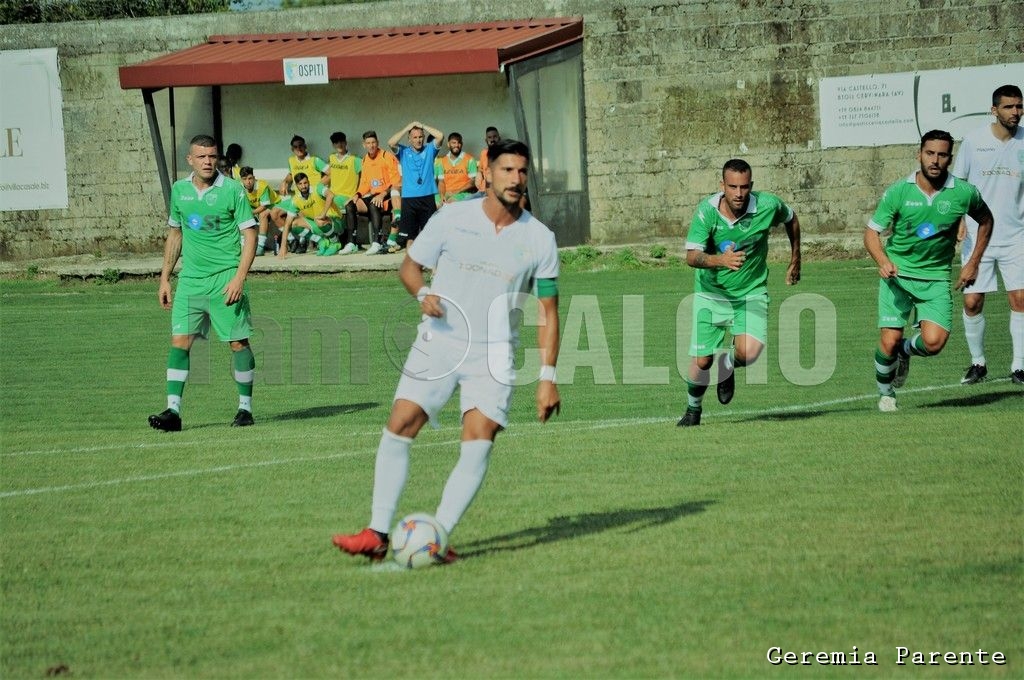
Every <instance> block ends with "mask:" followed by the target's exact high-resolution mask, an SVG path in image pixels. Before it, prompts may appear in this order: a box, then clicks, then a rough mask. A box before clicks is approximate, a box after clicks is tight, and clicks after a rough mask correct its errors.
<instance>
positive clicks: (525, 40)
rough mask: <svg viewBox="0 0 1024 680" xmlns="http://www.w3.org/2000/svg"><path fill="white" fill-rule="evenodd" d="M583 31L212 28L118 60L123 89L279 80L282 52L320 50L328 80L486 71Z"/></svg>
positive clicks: (514, 25)
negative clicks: (177, 45)
mask: <svg viewBox="0 0 1024 680" xmlns="http://www.w3.org/2000/svg"><path fill="white" fill-rule="evenodd" d="M582 37H583V20H582V19H580V18H578V17H576V18H557V19H530V20H523V21H495V22H489V23H478V24H458V25H453V24H448V25H441V26H409V27H405V28H382V29H371V30H361V31H319V32H311V33H277V34H261V35H215V36H212V37H211V38H210V39H209V40H208V41H207V42H206V44H204V45H196V46H195V47H190V48H188V49H184V50H180V51H178V52H172V53H171V54H167V55H164V56H162V57H158V58H156V59H151V60H149V61H144V62H142V63H141V64H135V65H134V66H122V67H121V68H120V79H121V88H122V89H125V90H127V89H132V88H146V89H156V88H161V87H193V86H201V85H240V84H248V83H283V82H284V67H283V61H282V60H283V59H286V58H295V57H327V70H328V77H329V78H330V79H331V80H347V79H354V78H393V77H400V76H421V75H444V74H456V73H492V72H496V71H498V70H499V69H500V68H501V67H502V66H504V65H505V64H509V63H512V62H516V61H520V60H522V59H526V58H528V57H531V56H534V55H537V54H542V53H544V52H549V51H551V50H553V49H556V48H558V47H562V46H563V45H568V44H571V43H574V42H576V41H578V40H580V39H582Z"/></svg>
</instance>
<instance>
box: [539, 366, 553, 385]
mask: <svg viewBox="0 0 1024 680" xmlns="http://www.w3.org/2000/svg"><path fill="white" fill-rule="evenodd" d="M540 379H541V380H547V381H548V382H551V383H553V382H555V367H554V366H541V367H540Z"/></svg>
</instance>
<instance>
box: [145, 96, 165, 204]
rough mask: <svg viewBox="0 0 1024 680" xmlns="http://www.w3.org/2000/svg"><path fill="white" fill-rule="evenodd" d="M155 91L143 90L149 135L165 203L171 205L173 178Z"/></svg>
mask: <svg viewBox="0 0 1024 680" xmlns="http://www.w3.org/2000/svg"><path fill="white" fill-rule="evenodd" d="M153 92H155V90H150V89H144V90H142V101H143V103H144V104H145V107H146V120H147V121H149V136H150V139H152V141H153V153H154V155H155V156H156V170H157V173H159V175H160V188H161V189H162V190H163V193H164V205H170V202H171V179H170V176H168V174H167V161H166V158H165V156H164V144H163V141H162V140H161V139H160V122H159V121H158V120H157V117H156V107H155V105H154V104H153Z"/></svg>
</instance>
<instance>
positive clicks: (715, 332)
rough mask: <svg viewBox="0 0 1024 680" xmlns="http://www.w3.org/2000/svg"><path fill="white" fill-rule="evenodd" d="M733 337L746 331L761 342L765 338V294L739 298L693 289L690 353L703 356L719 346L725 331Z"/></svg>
mask: <svg viewBox="0 0 1024 680" xmlns="http://www.w3.org/2000/svg"><path fill="white" fill-rule="evenodd" d="M726 329H728V330H729V331H730V332H731V333H732V336H733V337H736V336H737V335H749V336H750V337H752V338H754V339H755V340H757V341H758V342H760V343H761V344H762V345H763V344H767V342H768V294H767V293H761V294H759V295H749V296H747V297H745V298H741V299H739V300H730V299H727V298H723V297H719V296H712V295H705V294H702V293H697V294H696V295H694V298H693V332H692V334H691V335H690V356H691V357H706V356H710V355H712V354H714V353H715V350H717V349H719V348H721V347H722V346H723V341H724V340H725V331H726Z"/></svg>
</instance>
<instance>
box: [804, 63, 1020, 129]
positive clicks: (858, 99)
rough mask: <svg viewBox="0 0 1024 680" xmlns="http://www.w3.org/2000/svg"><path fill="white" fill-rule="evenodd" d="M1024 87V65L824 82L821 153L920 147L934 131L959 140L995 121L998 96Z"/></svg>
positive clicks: (820, 85)
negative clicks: (1002, 91)
mask: <svg viewBox="0 0 1024 680" xmlns="http://www.w3.org/2000/svg"><path fill="white" fill-rule="evenodd" d="M1008 84H1009V85H1017V86H1018V87H1024V64H999V65H995V66H974V67H969V68H957V69H944V70H941V71H919V72H914V73H890V74H883V75H867V76H849V77H845V78H822V79H821V81H820V82H819V83H818V112H819V113H818V115H819V116H820V123H821V148H823V149H828V148H832V147H841V146H885V145H888V144H916V143H918V142H920V140H921V135H923V134H924V133H925V132H928V131H929V130H935V129H939V130H946V131H948V132H950V133H951V134H952V135H953V137H954V138H956V139H961V138H962V137H963V136H964V133H965V132H967V131H968V130H971V129H972V128H975V127H977V126H979V125H981V124H983V123H985V122H987V121H990V120H992V118H991V113H990V110H991V108H992V91H993V90H995V89H996V88H997V87H999V86H1000V85H1008Z"/></svg>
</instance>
